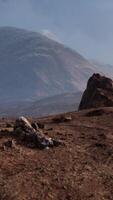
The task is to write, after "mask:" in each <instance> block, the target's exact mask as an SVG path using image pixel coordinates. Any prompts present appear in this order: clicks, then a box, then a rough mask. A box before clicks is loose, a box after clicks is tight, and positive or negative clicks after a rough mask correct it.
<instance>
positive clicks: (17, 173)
mask: <svg viewBox="0 0 113 200" xmlns="http://www.w3.org/2000/svg"><path fill="white" fill-rule="evenodd" d="M89 86H90V87H89ZM88 88H90V90H89V89H88ZM98 88H100V89H103V90H104V91H106V95H107V94H109V92H112V80H110V79H108V78H106V77H103V76H101V75H99V74H94V75H93V76H92V77H91V78H90V79H89V81H88V87H87V89H86V91H87V93H86V92H85V94H87V96H86V97H89V99H88V98H86V100H87V102H90V95H89V96H88V91H89V92H91V89H92V92H94V94H96V96H94V97H95V98H96V101H95V98H94V100H93V99H92V102H97V100H99V102H100V104H98V105H99V107H98V108H91V107H92V106H93V104H90V109H86V108H87V106H86V104H85V103H86V101H84V95H83V97H82V102H83V104H82V105H84V109H85V110H82V111H79V112H70V113H65V114H60V115H54V116H51V117H45V118H28V119H25V118H24V117H20V118H19V119H17V120H16V119H14V118H12V119H11V118H1V119H0V200H43V199H45V200H100V199H103V200H112V199H113V131H112V130H113V122H112V118H113V107H102V106H103V105H106V104H103V101H101V99H100V93H98V94H99V96H97V93H96V92H95V90H96V89H98ZM94 89H95V90H94ZM96 91H97V90H96ZM99 91H100V90H99ZM107 92H108V93H107ZM89 94H90V93H89ZM104 94H105V93H104ZM110 94H111V93H110ZM102 97H103V96H102ZM106 97H107V96H106ZM108 97H109V96H108ZM103 99H104V97H103ZM88 100H89V101H88ZM107 101H108V102H109V98H108V99H107ZM107 101H106V102H107ZM96 105H97V104H96ZM108 106H109V105H108Z"/></svg>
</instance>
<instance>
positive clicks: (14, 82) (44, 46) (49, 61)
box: [0, 27, 94, 104]
mask: <svg viewBox="0 0 113 200" xmlns="http://www.w3.org/2000/svg"><path fill="white" fill-rule="evenodd" d="M93 72H94V70H93V66H92V65H91V64H90V63H89V62H88V61H87V60H86V59H85V58H83V57H82V56H81V55H80V54H79V53H77V52H75V51H73V50H71V49H69V48H68V47H66V46H64V45H62V44H60V43H58V42H55V41H53V40H51V39H49V38H47V37H45V36H44V35H41V34H39V33H37V32H30V31H26V30H23V29H17V28H10V27H3V28H0V103H1V104H2V103H4V102H12V101H14V102H16V101H26V100H38V99H41V98H45V97H49V96H54V95H58V94H62V93H76V92H79V91H83V90H84V88H85V86H86V82H87V79H88V78H89V76H91V75H92V73H93Z"/></svg>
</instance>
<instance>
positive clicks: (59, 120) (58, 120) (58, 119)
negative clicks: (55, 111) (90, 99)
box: [53, 116, 72, 123]
mask: <svg viewBox="0 0 113 200" xmlns="http://www.w3.org/2000/svg"><path fill="white" fill-rule="evenodd" d="M71 120H72V117H71V116H60V117H56V118H54V119H53V122H55V123H63V122H69V121H71Z"/></svg>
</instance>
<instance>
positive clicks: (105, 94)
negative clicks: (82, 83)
mask: <svg viewBox="0 0 113 200" xmlns="http://www.w3.org/2000/svg"><path fill="white" fill-rule="evenodd" d="M110 106H113V81H112V80H111V79H110V78H107V77H105V76H101V75H100V74H93V76H92V77H91V78H90V79H89V81H88V84H87V88H86V90H85V92H84V94H83V97H82V99H81V102H80V105H79V110H82V109H88V108H98V107H110Z"/></svg>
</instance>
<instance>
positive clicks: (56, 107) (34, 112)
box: [0, 92, 82, 117]
mask: <svg viewBox="0 0 113 200" xmlns="http://www.w3.org/2000/svg"><path fill="white" fill-rule="evenodd" d="M81 97H82V93H81V92H78V93H65V94H60V95H55V96H53V97H47V98H44V99H40V100H37V101H33V102H31V101H30V102H29V101H27V102H26V101H25V102H18V103H17V102H13V103H6V104H5V105H4V106H1V107H0V111H1V113H0V115H1V116H20V115H26V116H34V117H35V116H38V117H42V116H48V115H53V114H59V113H64V112H68V111H69V112H70V111H73V110H78V106H79V103H80V100H81Z"/></svg>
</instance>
